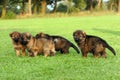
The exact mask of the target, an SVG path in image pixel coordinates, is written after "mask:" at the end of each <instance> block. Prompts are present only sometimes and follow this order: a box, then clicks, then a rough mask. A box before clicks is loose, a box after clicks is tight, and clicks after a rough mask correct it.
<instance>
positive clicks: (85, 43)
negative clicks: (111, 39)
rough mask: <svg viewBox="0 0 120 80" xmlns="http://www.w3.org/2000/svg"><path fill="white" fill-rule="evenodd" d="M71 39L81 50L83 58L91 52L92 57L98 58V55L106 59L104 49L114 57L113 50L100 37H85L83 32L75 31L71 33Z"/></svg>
mask: <svg viewBox="0 0 120 80" xmlns="http://www.w3.org/2000/svg"><path fill="white" fill-rule="evenodd" d="M73 38H74V40H75V42H76V43H77V45H78V46H79V48H80V49H81V52H82V55H83V56H84V57H87V54H88V53H89V52H91V53H93V55H94V57H98V56H99V53H100V55H101V56H102V57H105V58H106V51H105V48H108V49H109V50H110V51H111V52H112V53H113V54H114V55H116V53H115V50H114V49H113V48H112V47H111V46H110V45H109V44H108V43H107V42H106V41H105V40H103V39H101V38H100V37H96V36H91V35H86V33H85V32H84V31H82V30H76V31H75V32H73Z"/></svg>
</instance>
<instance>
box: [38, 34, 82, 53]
mask: <svg viewBox="0 0 120 80" xmlns="http://www.w3.org/2000/svg"><path fill="white" fill-rule="evenodd" d="M36 38H38V39H39V38H46V39H51V38H52V39H53V41H54V43H55V50H56V51H60V52H61V53H64V54H65V53H69V48H70V47H73V48H74V49H75V50H76V51H77V53H80V52H79V49H78V48H77V47H76V46H75V45H74V44H73V43H72V42H70V41H69V40H67V39H65V38H64V37H61V36H50V35H48V34H44V33H38V34H36Z"/></svg>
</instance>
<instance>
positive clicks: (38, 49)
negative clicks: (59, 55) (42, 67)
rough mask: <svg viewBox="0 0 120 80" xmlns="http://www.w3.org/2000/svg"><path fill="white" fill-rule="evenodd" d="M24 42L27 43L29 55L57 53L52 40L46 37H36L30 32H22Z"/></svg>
mask: <svg viewBox="0 0 120 80" xmlns="http://www.w3.org/2000/svg"><path fill="white" fill-rule="evenodd" d="M21 37H22V41H23V42H22V44H24V45H26V47H27V50H28V52H29V53H28V55H29V56H37V54H38V53H43V54H44V56H45V57H47V56H48V55H55V53H56V51H55V46H54V42H53V41H52V40H48V39H45V38H40V39H36V38H35V37H33V36H32V35H31V34H30V33H22V36H21Z"/></svg>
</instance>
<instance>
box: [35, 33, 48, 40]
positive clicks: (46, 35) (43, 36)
mask: <svg viewBox="0 0 120 80" xmlns="http://www.w3.org/2000/svg"><path fill="white" fill-rule="evenodd" d="M35 37H36V39H38V38H46V39H49V38H50V36H49V35H48V34H45V33H42V32H40V33H38V34H36V36H35Z"/></svg>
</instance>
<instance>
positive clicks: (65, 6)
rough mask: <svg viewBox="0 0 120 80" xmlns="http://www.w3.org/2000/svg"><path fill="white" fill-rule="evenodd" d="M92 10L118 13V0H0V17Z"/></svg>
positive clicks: (119, 10)
mask: <svg viewBox="0 0 120 80" xmlns="http://www.w3.org/2000/svg"><path fill="white" fill-rule="evenodd" d="M93 12H114V13H118V14H119V13H120V0H0V17H1V18H16V17H22V16H24V17H27V16H33V15H34V16H37V15H39V16H45V15H48V14H49V15H51V14H52V15H56V14H58V13H59V14H79V13H84V14H86V13H93Z"/></svg>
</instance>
